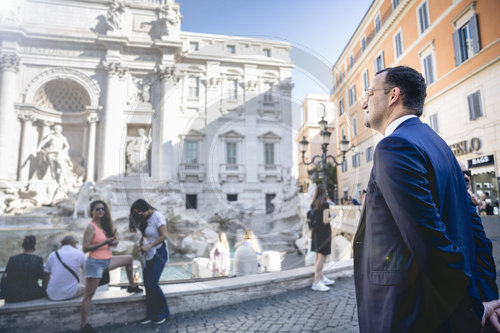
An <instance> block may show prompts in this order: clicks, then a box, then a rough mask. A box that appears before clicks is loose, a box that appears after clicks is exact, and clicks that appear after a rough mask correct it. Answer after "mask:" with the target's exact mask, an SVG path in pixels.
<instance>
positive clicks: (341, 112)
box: [339, 98, 344, 116]
mask: <svg viewBox="0 0 500 333" xmlns="http://www.w3.org/2000/svg"><path fill="white" fill-rule="evenodd" d="M343 113H344V99H343V98H342V99H341V100H340V101H339V116H341V115H342V114H343Z"/></svg>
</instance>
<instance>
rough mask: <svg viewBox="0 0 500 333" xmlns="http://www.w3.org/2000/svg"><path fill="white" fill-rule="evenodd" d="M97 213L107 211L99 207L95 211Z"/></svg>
mask: <svg viewBox="0 0 500 333" xmlns="http://www.w3.org/2000/svg"><path fill="white" fill-rule="evenodd" d="M95 211H96V212H105V211H106V209H105V208H104V207H97V208H96V209H95Z"/></svg>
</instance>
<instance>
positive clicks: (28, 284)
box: [5, 235, 46, 302]
mask: <svg viewBox="0 0 500 333" xmlns="http://www.w3.org/2000/svg"><path fill="white" fill-rule="evenodd" d="M35 245H36V237H35V236H33V235H29V236H26V237H24V240H23V245H22V246H23V250H24V251H23V253H21V254H18V255H15V256H12V257H10V258H9V261H8V263H7V268H6V269H5V273H6V274H7V290H6V292H5V301H6V302H22V301H29V300H32V299H36V298H40V297H44V296H45V295H46V294H45V290H43V289H42V287H40V285H39V284H38V280H39V279H42V278H43V259H42V257H40V256H37V255H35V254H33V252H35Z"/></svg>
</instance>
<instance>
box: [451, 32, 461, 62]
mask: <svg viewBox="0 0 500 333" xmlns="http://www.w3.org/2000/svg"><path fill="white" fill-rule="evenodd" d="M452 36H453V50H454V51H455V65H457V66H458V65H460V64H461V63H462V55H461V53H460V30H455V31H453V35H452Z"/></svg>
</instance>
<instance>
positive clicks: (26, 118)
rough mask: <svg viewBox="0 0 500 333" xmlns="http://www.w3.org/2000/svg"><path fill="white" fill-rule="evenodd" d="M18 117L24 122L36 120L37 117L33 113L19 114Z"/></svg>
mask: <svg viewBox="0 0 500 333" xmlns="http://www.w3.org/2000/svg"><path fill="white" fill-rule="evenodd" d="M17 117H18V118H19V119H20V120H21V121H22V122H27V121H35V120H36V119H35V117H34V116H33V115H31V114H23V113H21V114H18V115H17Z"/></svg>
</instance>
